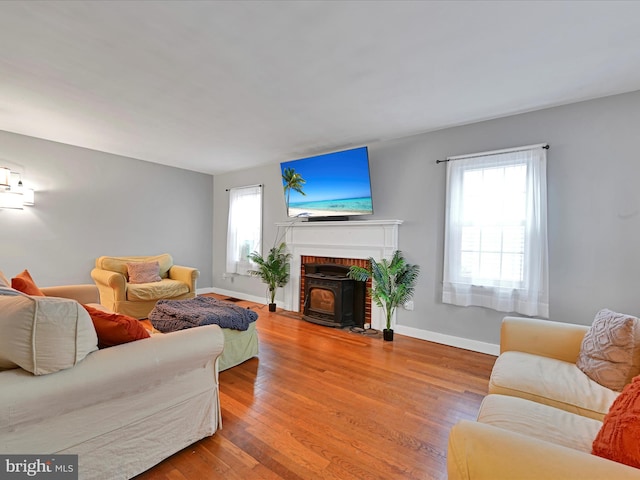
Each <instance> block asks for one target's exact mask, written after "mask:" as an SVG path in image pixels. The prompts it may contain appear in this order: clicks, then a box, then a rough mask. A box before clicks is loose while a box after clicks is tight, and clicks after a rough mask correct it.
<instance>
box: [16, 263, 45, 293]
mask: <svg viewBox="0 0 640 480" xmlns="http://www.w3.org/2000/svg"><path fill="white" fill-rule="evenodd" d="M11 288H15V289H16V290H18V291H20V292H22V293H26V294H27V295H34V296H36V297H44V293H42V292H41V291H40V289H39V288H38V286H37V285H36V282H34V281H33V278H31V275H30V274H29V271H28V270H26V269H25V270H24V271H23V272H21V273H19V274H18V275H16V276H15V277H14V278H12V279H11Z"/></svg>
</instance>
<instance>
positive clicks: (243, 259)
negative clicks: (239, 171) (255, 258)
mask: <svg viewBox="0 0 640 480" xmlns="http://www.w3.org/2000/svg"><path fill="white" fill-rule="evenodd" d="M261 250H262V186H261V185H251V186H247V187H234V188H230V189H229V223H228V228H227V266H226V271H227V273H235V274H238V275H247V271H248V270H251V269H253V268H254V265H253V263H252V262H250V261H249V259H248V258H247V257H248V255H249V254H250V253H251V252H254V251H255V252H261Z"/></svg>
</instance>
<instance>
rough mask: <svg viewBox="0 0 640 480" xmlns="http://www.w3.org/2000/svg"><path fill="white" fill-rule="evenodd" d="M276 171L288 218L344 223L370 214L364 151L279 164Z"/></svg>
mask: <svg viewBox="0 0 640 480" xmlns="http://www.w3.org/2000/svg"><path fill="white" fill-rule="evenodd" d="M280 170H281V172H282V185H283V187H284V199H285V205H286V207H287V215H288V216H289V217H292V218H295V217H309V220H310V221H313V220H338V219H339V220H347V219H348V218H349V217H351V216H355V215H371V214H372V213H373V202H372V199H371V177H370V174H369V152H368V150H367V147H360V148H354V149H351V150H343V151H340V152H334V153H327V154H324V155H318V156H315V157H309V158H301V159H299V160H291V161H288V162H282V163H281V164H280Z"/></svg>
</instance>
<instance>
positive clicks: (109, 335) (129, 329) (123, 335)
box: [83, 305, 150, 348]
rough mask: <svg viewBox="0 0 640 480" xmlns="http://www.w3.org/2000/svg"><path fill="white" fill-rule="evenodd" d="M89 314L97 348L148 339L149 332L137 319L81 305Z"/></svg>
mask: <svg viewBox="0 0 640 480" xmlns="http://www.w3.org/2000/svg"><path fill="white" fill-rule="evenodd" d="M83 307H84V308H85V309H86V310H87V312H89V315H90V316H91V320H93V326H94V328H95V329H96V333H97V334H98V348H107V347H113V346H114V345H120V344H122V343H129V342H133V341H134V340H142V339H143V338H149V336H150V335H149V332H147V330H146V329H145V328H144V327H143V326H142V324H140V322H139V321H138V319H136V318H133V317H129V316H127V315H120V314H118V313H109V312H103V311H102V310H98V309H97V308H94V307H90V306H89V305H83Z"/></svg>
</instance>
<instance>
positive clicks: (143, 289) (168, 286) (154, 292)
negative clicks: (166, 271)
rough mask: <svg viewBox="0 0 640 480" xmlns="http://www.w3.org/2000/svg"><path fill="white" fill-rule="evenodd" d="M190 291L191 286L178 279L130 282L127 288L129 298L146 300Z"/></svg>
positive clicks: (169, 296) (171, 296)
mask: <svg viewBox="0 0 640 480" xmlns="http://www.w3.org/2000/svg"><path fill="white" fill-rule="evenodd" d="M186 293H189V287H188V286H187V285H186V284H184V283H182V282H179V281H177V280H170V279H168V278H165V279H163V280H162V281H160V282H153V283H130V284H129V286H128V288H127V300H130V301H134V302H135V301H146V300H158V299H160V298H174V297H177V296H180V295H184V294H186Z"/></svg>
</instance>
